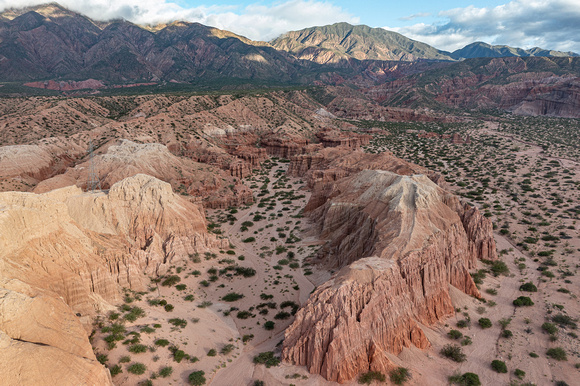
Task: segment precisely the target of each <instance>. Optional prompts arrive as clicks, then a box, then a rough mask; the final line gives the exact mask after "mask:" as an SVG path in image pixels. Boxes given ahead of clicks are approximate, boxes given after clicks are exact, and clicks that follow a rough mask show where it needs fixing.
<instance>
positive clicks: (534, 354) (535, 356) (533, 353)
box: [530, 352, 539, 358]
mask: <svg viewBox="0 0 580 386" xmlns="http://www.w3.org/2000/svg"><path fill="white" fill-rule="evenodd" d="M530 356H531V357H532V358H538V357H539V355H538V354H536V353H535V352H531V353H530Z"/></svg>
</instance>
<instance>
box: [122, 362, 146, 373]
mask: <svg viewBox="0 0 580 386" xmlns="http://www.w3.org/2000/svg"><path fill="white" fill-rule="evenodd" d="M145 370H147V366H145V365H144V364H143V363H133V364H132V365H131V366H129V368H128V369H127V371H128V372H130V373H131V374H136V375H141V374H143V373H145Z"/></svg>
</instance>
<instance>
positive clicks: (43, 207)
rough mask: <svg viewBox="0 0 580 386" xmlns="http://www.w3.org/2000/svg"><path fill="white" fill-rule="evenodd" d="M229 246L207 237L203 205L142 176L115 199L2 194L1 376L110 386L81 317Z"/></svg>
mask: <svg viewBox="0 0 580 386" xmlns="http://www.w3.org/2000/svg"><path fill="white" fill-rule="evenodd" d="M228 245H229V243H228V241H227V240H225V239H221V240H220V239H217V238H215V237H214V236H212V235H209V234H208V233H207V231H206V221H205V217H204V214H203V211H202V209H201V207H200V206H199V205H196V204H193V203H191V202H189V201H188V200H186V199H184V198H182V197H181V196H179V195H176V194H174V193H173V192H172V190H171V186H170V185H169V184H168V183H165V182H163V181H160V180H158V179H156V178H154V177H151V176H147V175H143V174H138V175H136V176H133V177H130V178H126V179H124V180H122V181H119V182H117V183H115V184H114V185H113V186H111V188H110V190H109V192H108V194H104V193H83V192H82V191H81V189H80V188H78V187H75V186H70V187H66V188H62V189H58V190H54V191H50V192H47V193H44V194H34V193H22V192H5V193H0V268H1V271H0V272H1V277H0V283H1V285H0V287H1V288H2V290H1V291H0V347H1V350H0V358H1V360H0V373H1V374H2V378H3V379H10V380H11V382H12V380H14V383H12V384H15V385H16V384H23V383H24V384H38V385H49V384H70V385H74V384H94V385H106V384H111V382H110V378H109V375H108V372H107V370H105V368H104V367H103V366H101V365H100V364H99V363H98V362H97V361H96V360H95V357H94V354H93V353H92V349H91V345H90V344H89V342H88V339H87V334H86V331H85V330H84V328H83V327H82V324H81V321H84V322H88V321H89V320H90V316H91V315H95V314H96V313H100V312H104V311H107V310H108V309H110V308H111V304H113V303H116V302H117V301H119V300H120V298H121V289H122V288H123V287H125V288H132V289H134V290H142V289H143V288H144V284H143V283H144V278H145V276H144V274H156V273H159V274H162V273H164V272H165V271H166V269H167V267H168V266H169V265H170V264H173V263H175V262H176V261H179V260H180V259H187V258H189V255H191V254H194V253H197V252H204V251H207V250H209V249H210V248H223V247H227V246H228ZM36 315H37V316H36ZM77 316H78V317H77ZM79 317H80V318H79ZM16 363H18V365H16ZM58 369H60V370H61V371H60V372H59V371H58ZM5 376H7V377H6V378H5ZM57 376H58V377H62V378H59V380H58V381H57V380H55V379H53V378H54V377H57ZM63 380H64V381H63ZM19 382H22V383H19ZM63 382H64V383H63Z"/></svg>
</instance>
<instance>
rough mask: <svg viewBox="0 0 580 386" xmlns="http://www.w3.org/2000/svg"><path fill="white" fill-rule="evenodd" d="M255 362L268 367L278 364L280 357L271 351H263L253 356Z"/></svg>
mask: <svg viewBox="0 0 580 386" xmlns="http://www.w3.org/2000/svg"><path fill="white" fill-rule="evenodd" d="M254 363H255V364H262V365H265V366H266V367H268V368H270V367H272V366H278V365H279V364H280V359H278V358H276V357H275V356H274V353H273V352H272V351H265V352H263V353H260V354H258V355H256V356H255V357H254Z"/></svg>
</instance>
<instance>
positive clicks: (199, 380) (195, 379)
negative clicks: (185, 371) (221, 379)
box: [187, 370, 206, 386]
mask: <svg viewBox="0 0 580 386" xmlns="http://www.w3.org/2000/svg"><path fill="white" fill-rule="evenodd" d="M187 380H188V381H189V384H190V385H193V386H202V385H205V381H206V379H205V371H202V370H200V371H194V372H193V373H191V374H189V377H187Z"/></svg>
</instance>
